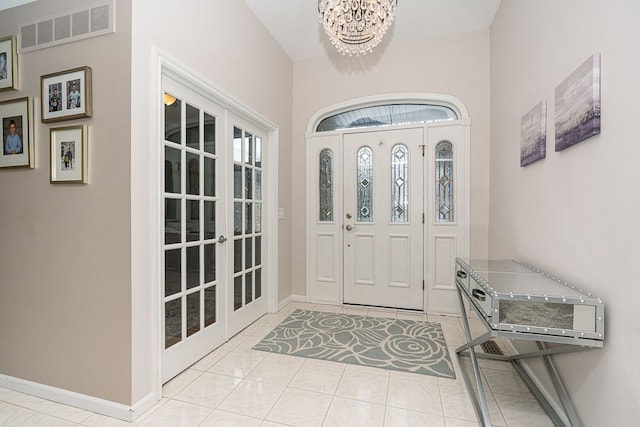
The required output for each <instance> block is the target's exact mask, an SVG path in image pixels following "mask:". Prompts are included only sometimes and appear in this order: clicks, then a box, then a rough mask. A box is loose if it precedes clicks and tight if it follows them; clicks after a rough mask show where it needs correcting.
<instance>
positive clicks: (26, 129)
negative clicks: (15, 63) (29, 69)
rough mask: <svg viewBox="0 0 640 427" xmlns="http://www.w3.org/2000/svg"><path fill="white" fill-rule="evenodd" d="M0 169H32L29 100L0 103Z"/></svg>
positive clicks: (30, 108) (22, 99) (31, 130)
mask: <svg viewBox="0 0 640 427" xmlns="http://www.w3.org/2000/svg"><path fill="white" fill-rule="evenodd" d="M0 133H1V134H2V150H0V168H9V167H27V168H33V167H34V157H33V155H34V150H33V142H34V137H33V106H32V100H31V98H28V97H25V98H17V99H10V100H8V101H1V102H0Z"/></svg>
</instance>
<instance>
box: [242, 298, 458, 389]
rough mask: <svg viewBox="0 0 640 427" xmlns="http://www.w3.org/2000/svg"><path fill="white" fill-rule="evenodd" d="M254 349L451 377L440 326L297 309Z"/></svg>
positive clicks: (422, 322)
mask: <svg viewBox="0 0 640 427" xmlns="http://www.w3.org/2000/svg"><path fill="white" fill-rule="evenodd" d="M253 349H254V350H260V351H269V352H273V353H282V354H290V355H293V356H301V357H310V358H313V359H322V360H331V361H334V362H342V363H350V364H354V365H365V366H373V367H377V368H383V369H393V370H397V371H405V372H413V373H416V374H425V375H434V376H440V377H445V378H455V377H456V376H455V373H454V371H453V365H452V363H451V358H450V357H449V352H448V351H447V345H446V343H445V340H444V334H443V332H442V328H441V327H440V324H438V323H433V322H426V321H417V320H404V319H387V318H379V317H366V316H358V315H352V314H339V313H324V312H319V311H310V310H301V309H297V310H295V311H294V312H293V313H291V315H290V316H289V317H287V318H286V319H285V320H283V321H282V323H280V324H279V325H278V326H276V327H275V328H274V329H273V330H272V331H271V332H269V334H268V335H267V336H266V337H264V338H263V339H262V340H261V341H260V342H259V343H258V344H256V346H255V347H253Z"/></svg>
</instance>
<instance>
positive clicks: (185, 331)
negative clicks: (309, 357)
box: [161, 77, 267, 383]
mask: <svg viewBox="0 0 640 427" xmlns="http://www.w3.org/2000/svg"><path fill="white" fill-rule="evenodd" d="M163 93H164V100H165V103H164V114H163V126H164V140H163V142H162V144H163V150H162V153H163V159H162V160H163V165H164V167H163V168H162V182H163V183H164V184H163V185H164V187H163V188H162V190H161V191H162V198H163V211H162V216H163V220H164V238H163V244H162V261H163V262H162V265H163V267H162V287H163V304H162V310H161V311H162V330H163V336H164V342H163V352H162V357H161V359H162V382H163V383H164V382H166V381H168V380H169V379H171V378H172V377H174V376H175V375H177V374H178V373H179V372H181V371H183V370H185V369H187V368H188V367H189V366H190V365H192V364H193V363H194V362H196V361H197V360H199V359H200V358H202V357H203V356H205V355H206V354H207V353H209V352H210V351H212V350H213V349H215V348H216V347H218V346H220V345H221V344H222V343H224V342H225V341H226V340H227V339H229V338H230V337H232V336H233V335H235V334H236V333H238V332H239V331H240V330H242V329H243V328H245V327H247V326H248V325H249V324H251V323H252V322H254V321H255V320H256V319H258V318H259V317H260V316H262V315H263V314H265V313H266V310H267V302H266V292H265V288H266V285H265V284H266V274H265V268H263V267H264V260H265V258H266V256H265V255H264V250H263V248H264V247H266V244H267V242H266V240H265V239H266V236H265V230H264V227H263V222H264V217H265V215H263V212H264V211H265V210H266V209H263V200H264V197H263V196H264V191H263V189H264V188H265V187H266V186H265V185H264V184H265V183H266V182H267V176H266V170H265V169H263V168H264V166H265V164H266V150H265V148H266V147H265V146H264V142H265V141H266V136H265V132H264V131H263V130H261V129H260V128H259V127H257V126H255V125H254V124H252V123H251V122H248V121H246V120H243V119H241V118H239V117H236V116H235V115H234V114H232V113H231V112H230V111H229V110H227V109H224V108H222V107H221V106H219V105H218V104H216V103H215V102H212V101H211V100H209V99H207V98H205V97H203V96H201V95H199V94H198V93H196V92H194V91H193V90H190V89H189V88H187V87H185V86H183V85H181V84H179V83H178V82H176V81H174V80H172V79H171V78H168V77H165V78H163Z"/></svg>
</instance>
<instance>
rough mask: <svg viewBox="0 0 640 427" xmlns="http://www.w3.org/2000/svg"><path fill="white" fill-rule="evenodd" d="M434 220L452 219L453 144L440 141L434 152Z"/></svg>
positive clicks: (450, 220) (451, 220) (445, 220)
mask: <svg viewBox="0 0 640 427" xmlns="http://www.w3.org/2000/svg"><path fill="white" fill-rule="evenodd" d="M435 163H436V164H435V174H436V176H435V178H436V182H435V185H436V188H435V190H436V192H435V195H436V200H435V207H436V212H435V213H436V216H435V218H436V222H453V221H454V185H453V184H454V182H453V166H454V165H453V145H452V144H451V143H450V142H449V141H440V142H439V143H438V144H437V145H436V154H435Z"/></svg>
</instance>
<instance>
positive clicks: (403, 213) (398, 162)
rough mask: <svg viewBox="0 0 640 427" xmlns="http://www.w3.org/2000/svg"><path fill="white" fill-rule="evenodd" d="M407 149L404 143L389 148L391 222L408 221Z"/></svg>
mask: <svg viewBox="0 0 640 427" xmlns="http://www.w3.org/2000/svg"><path fill="white" fill-rule="evenodd" d="M408 171H409V150H408V149H407V146H406V145H404V144H396V145H394V146H393V148H392V149H391V222H396V223H397V222H409V173H408Z"/></svg>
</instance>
